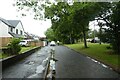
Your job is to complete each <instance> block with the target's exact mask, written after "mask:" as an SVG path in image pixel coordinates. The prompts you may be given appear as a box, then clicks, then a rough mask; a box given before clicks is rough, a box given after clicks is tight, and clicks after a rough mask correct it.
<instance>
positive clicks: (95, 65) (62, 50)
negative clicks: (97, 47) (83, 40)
mask: <svg viewBox="0 0 120 80" xmlns="http://www.w3.org/2000/svg"><path fill="white" fill-rule="evenodd" d="M55 52H56V53H55V58H56V59H57V60H58V61H57V62H56V78H118V77H120V75H119V74H118V73H116V72H114V71H112V70H111V69H110V68H109V67H107V66H105V65H104V64H100V63H99V62H97V61H95V60H94V59H90V58H89V57H86V56H83V55H81V54H79V53H77V52H75V51H73V50H71V49H69V48H67V47H64V46H56V47H55Z"/></svg>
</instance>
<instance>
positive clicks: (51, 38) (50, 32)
mask: <svg viewBox="0 0 120 80" xmlns="http://www.w3.org/2000/svg"><path fill="white" fill-rule="evenodd" d="M45 35H46V37H47V39H48V41H54V40H56V38H55V33H54V31H53V29H52V28H48V29H47V31H46V32H45Z"/></svg>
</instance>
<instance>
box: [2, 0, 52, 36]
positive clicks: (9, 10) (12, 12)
mask: <svg viewBox="0 0 120 80" xmlns="http://www.w3.org/2000/svg"><path fill="white" fill-rule="evenodd" d="M13 3H15V2H14V0H1V1H0V17H1V18H4V19H6V20H21V21H22V24H23V27H24V29H25V31H26V32H29V33H32V34H36V35H38V36H40V37H44V36H45V35H44V32H45V31H46V30H47V28H49V27H51V21H50V20H47V21H40V20H39V21H38V20H34V19H33V17H32V16H30V15H28V16H26V17H21V16H20V14H19V12H17V11H16V7H14V6H13Z"/></svg>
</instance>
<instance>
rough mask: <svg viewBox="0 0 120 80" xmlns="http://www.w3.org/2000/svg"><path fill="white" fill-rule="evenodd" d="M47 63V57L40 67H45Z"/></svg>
mask: <svg viewBox="0 0 120 80" xmlns="http://www.w3.org/2000/svg"><path fill="white" fill-rule="evenodd" d="M47 61H48V57H47V58H46V59H45V60H43V61H42V66H44V67H45V66H46V65H47Z"/></svg>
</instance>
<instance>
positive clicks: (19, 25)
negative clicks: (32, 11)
mask: <svg viewBox="0 0 120 80" xmlns="http://www.w3.org/2000/svg"><path fill="white" fill-rule="evenodd" d="M16 29H18V34H20V30H21V31H22V35H24V29H23V26H22V24H21V22H19V23H18V25H17V26H16V27H15V33H16Z"/></svg>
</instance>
